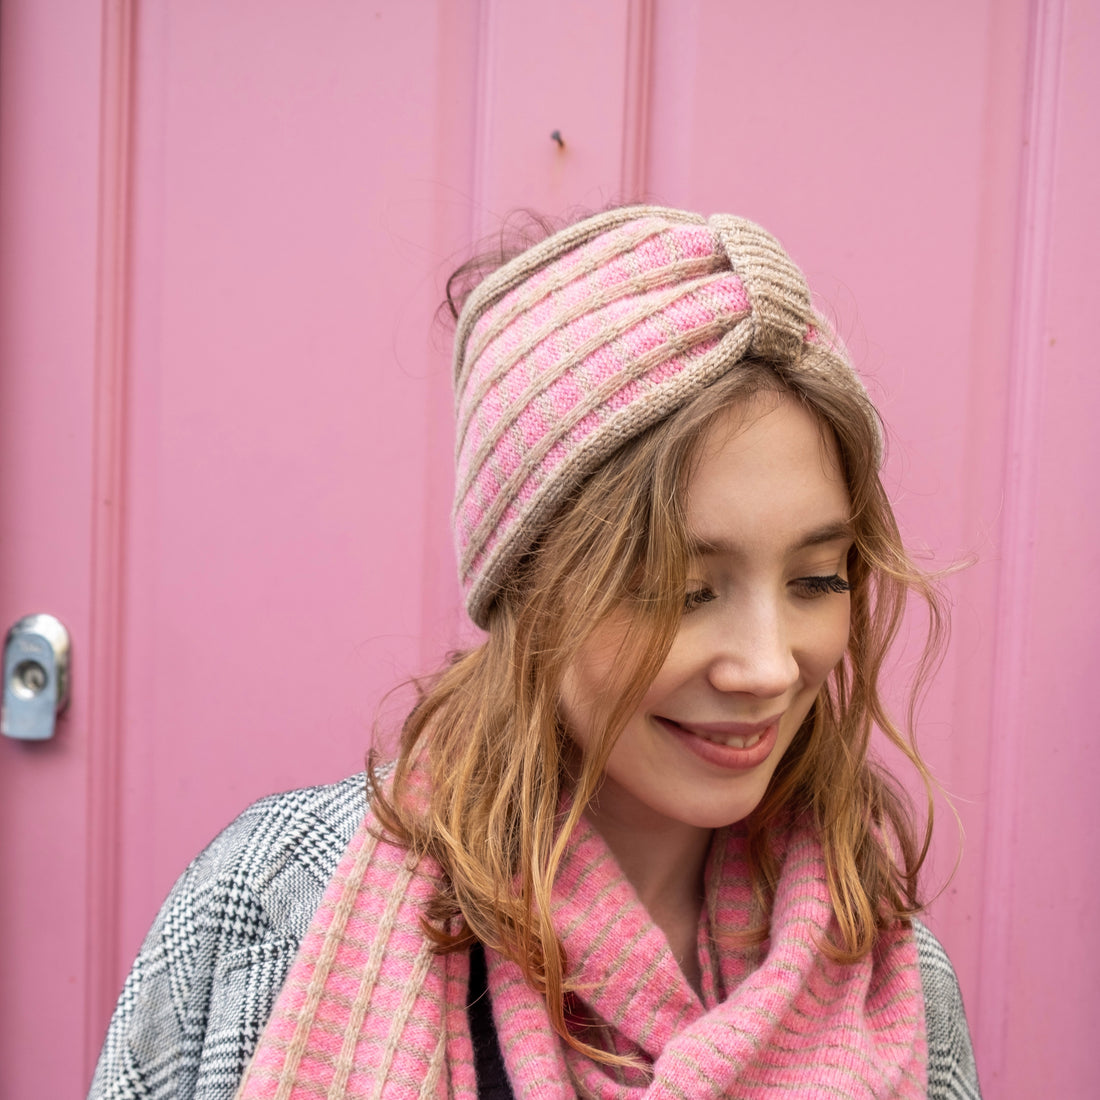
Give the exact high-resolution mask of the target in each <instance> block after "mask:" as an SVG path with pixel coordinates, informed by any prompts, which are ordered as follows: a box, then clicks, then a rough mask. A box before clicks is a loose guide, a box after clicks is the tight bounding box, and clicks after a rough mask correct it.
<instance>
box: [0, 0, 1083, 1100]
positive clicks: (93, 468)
mask: <svg viewBox="0 0 1100 1100" xmlns="http://www.w3.org/2000/svg"><path fill="white" fill-rule="evenodd" d="M869 12H870V9H869V8H868V7H867V6H866V5H863V4H861V3H859V2H858V0H845V2H843V3H839V4H832V5H825V6H822V5H819V4H814V3H810V2H809V0H787V2H783V3H776V4H768V5H760V4H754V5H748V4H730V3H725V2H721V0H608V2H606V3H601V4H598V5H593V4H587V3H581V2H580V0H572V2H563V3H557V4H554V5H546V4H536V3H534V2H533V0H532V2H526V0H524V2H520V3H513V2H508V3H504V2H502V0H480V2H476V0H469V2H465V3H433V2H429V0H401V2H397V0H392V2H391V0H386V2H382V3H376V4H367V3H358V2H351V0H347V2H337V0H323V2H320V3H305V2H302V0H262V2H261V0H234V2H233V3H225V2H224V0H187V2H186V3H170V2H169V3H160V4H144V5H138V4H136V3H133V2H132V0H131V2H126V0H105V2H104V3H103V4H102V5H101V6H97V5H89V4H84V3H80V2H78V0H10V2H6V3H4V4H3V5H2V6H0V20H2V24H0V51H2V52H0V244H2V248H0V473H2V480H0V613H2V616H3V617H2V619H0V624H2V626H3V628H4V629H6V627H7V625H8V624H9V623H10V622H11V621H12V620H14V619H15V618H17V617H18V616H19V615H21V614H24V613H26V612H28V611H38V610H43V611H51V612H53V613H55V614H57V615H58V616H59V617H61V618H62V619H64V620H65V621H66V622H67V624H68V626H69V628H70V630H71V631H72V633H73V638H74V662H73V664H74V677H73V703H72V706H71V709H70V712H69V714H68V715H67V717H66V718H65V719H64V720H63V722H62V725H61V728H60V731H59V733H58V736H57V738H56V739H55V741H54V742H52V743H49V744H46V745H40V746H25V745H15V744H10V743H6V744H0V806H2V808H3V810H2V812H3V815H4V828H3V833H2V835H0V875H2V878H0V881H2V882H3V893H2V895H0V952H2V956H0V1025H2V1026H0V1096H4V1097H7V1096H12V1097H17V1096H19V1097H21V1096H31V1095H41V1096H69V1095H79V1094H80V1092H81V1090H82V1088H83V1087H84V1084H85V1083H86V1079H87V1076H88V1074H89V1073H90V1065H91V1061H92V1059H93V1058H94V1056H95V1052H96V1050H97V1048H98V1044H99V1042H100V1040H101V1038H102V1033H103V1028H104V1026H105V1022H106V1016H107V1014H108V1013H109V1011H110V1006H111V1003H112V1002H113V999H114V997H115V995H116V993H117V990H118V987H119V985H120V983H121V980H122V976H123V974H124V972H125V969H126V967H127V965H128V963H129V960H130V958H131V957H132V955H133V953H134V951H135V950H136V948H137V945H138V943H139V942H140V939H141V936H142V935H143V933H144V931H145V929H146V927H147V926H148V923H149V921H150V919H151V917H152V915H153V913H154V912H155V910H156V907H157V905H158V904H159V902H160V900H161V898H162V897H163V895H164V893H165V892H166V890H167V889H168V887H169V885H170V884H171V882H172V880H173V878H174V877H175V875H176V874H177V873H178V872H179V870H180V869H181V868H182V867H183V865H184V864H185V863H186V861H187V860H188V859H189V858H190V857H191V856H192V855H193V854H194V853H195V852H196V851H197V849H198V848H199V847H200V846H201V845H202V844H203V843H205V841H206V840H208V839H209V838H210V836H211V835H212V834H213V833H214V832H216V831H217V829H218V828H219V827H220V826H221V825H222V824H224V823H225V822H226V821H227V820H228V819H229V818H230V817H231V816H233V815H234V814H235V813H236V812H238V811H239V810H240V809H241V808H242V807H243V806H244V805H245V804H246V803H247V802H249V801H251V800H252V799H254V798H255V797H257V796H259V795H261V794H264V793H267V792H269V791H271V790H276V789H279V788H285V787H289V786H293V785H298V784H302V783H308V782H318V781H324V780H327V779H335V778H338V777H341V776H343V775H345V774H348V773H349V772H352V771H355V770H357V769H358V768H359V767H360V766H361V763H362V757H363V753H364V751H365V748H366V746H367V744H368V743H369V741H370V739H371V736H372V731H373V730H374V728H375V727H376V726H377V728H378V731H379V735H380V736H381V737H382V738H383V740H385V739H386V738H389V737H392V733H393V730H394V729H395V728H396V724H397V722H398V721H399V719H400V714H401V706H402V698H406V699H407V694H406V695H405V696H404V697H402V696H401V695H400V694H399V695H398V696H397V697H395V698H394V699H391V700H389V701H388V702H384V703H382V699H383V696H384V694H385V692H386V690H387V689H388V688H389V687H391V686H392V685H393V684H394V683H397V682H399V681H400V680H402V679H403V678H405V677H407V676H408V675H410V674H413V673H416V672H418V671H422V670H425V669H429V668H431V667H432V665H433V664H435V662H436V661H437V660H438V659H439V657H440V655H441V654H442V653H443V652H444V651H445V649H446V648H447V647H448V646H451V645H454V644H455V643H456V642H457V641H460V640H461V638H462V636H463V634H464V628H463V626H462V619H461V615H460V613H459V611H458V600H457V593H456V586H455V583H454V581H453V579H452V578H453V568H452V564H451V553H450V544H449V535H448V531H447V522H446V518H447V512H448V507H449V494H450V472H449V463H450V459H449V453H450V447H451V435H450V411H449V409H450V394H449V378H448V370H449V367H448V354H447V346H446V345H447V335H446V333H445V332H444V331H442V330H439V329H435V328H433V326H432V323H431V322H432V316H433V313H434V310H435V307H436V304H437V302H438V299H439V295H440V286H441V281H442V275H443V274H445V273H446V271H448V270H449V268H450V267H453V266H454V264H455V263H456V262H457V261H458V260H459V259H461V258H462V257H463V256H464V255H465V253H466V250H467V248H468V245H469V242H470V241H471V240H472V239H474V238H476V237H478V236H480V235H482V234H483V233H485V232H486V231H488V230H490V229H491V228H493V227H494V226H495V225H496V224H497V223H498V218H499V216H500V215H501V214H503V213H505V212H506V211H508V210H509V209H511V208H513V207H516V206H531V207H534V208H536V209H541V210H544V211H548V212H551V213H561V212H564V211H566V210H568V209H569V208H571V207H574V206H577V205H580V206H584V207H588V208H595V207H600V206H602V205H604V204H605V203H607V202H609V201H612V200H614V199H617V198H622V197H628V196H641V195H645V196H648V197H652V198H654V199H655V200H657V201H662V202H669V203H672V204H677V205H685V206H691V207H696V208H699V209H704V210H733V211H736V212H739V213H744V214H747V215H749V216H752V217H756V218H758V219H759V220H760V221H762V222H763V223H764V224H766V225H768V226H769V227H770V228H772V229H773V230H774V231H775V232H777V233H778V234H779V235H780V237H781V238H782V239H784V241H785V242H786V243H787V244H788V245H789V247H790V248H791V250H792V252H794V254H795V255H796V257H798V258H799V259H800V260H801V261H802V262H803V264H804V265H805V267H806V268H807V270H808V273H809V274H810V276H811V281H812V282H813V283H814V284H815V286H816V287H817V288H818V290H819V293H821V295H822V297H823V304H824V305H825V307H826V308H827V309H830V310H831V311H832V312H833V313H834V315H835V316H836V317H837V320H838V323H839V326H840V329H841V331H842V333H843V334H844V336H845V338H846V339H847V340H848V342H849V343H850V345H851V346H852V349H853V351H854V353H855V355H856V357H857V359H858V360H859V361H860V363H861V364H862V365H863V366H864V368H865V369H867V370H869V372H870V375H871V385H872V388H873V389H874V390H875V391H876V393H877V394H878V396H879V397H880V399H881V404H882V406H883V411H884V413H885V415H886V417H887V420H888V422H889V424H890V425H891V428H892V441H891V451H890V461H889V465H888V469H887V478H888V482H889V484H890V485H891V487H892V489H893V491H894V495H895V497H896V499H897V502H898V509H899V515H900V517H901V519H902V522H903V525H904V527H905V530H906V531H907V533H908V534H909V535H910V536H911V538H912V539H913V540H914V541H915V542H917V544H918V545H927V546H928V547H929V548H930V550H931V551H932V552H933V553H934V554H935V555H936V558H937V560H939V561H940V562H941V563H947V562H950V561H952V560H955V559H956V558H958V557H960V556H965V555H969V554H971V553H974V554H976V555H977V557H978V559H979V563H978V565H976V566H975V567H974V568H972V569H971V570H969V571H968V572H966V573H963V574H962V575H960V576H957V577H954V578H952V579H951V580H950V581H949V582H948V584H949V587H950V589H951V592H952V594H953V597H954V600H955V603H956V622H955V635H954V642H953V646H952V649H951V651H950V654H949V656H948V660H947V662H946V663H945V666H944V669H943V671H942V674H941V677H940V679H939V680H938V681H937V685H936V688H935V690H934V691H933V693H932V695H931V697H930V699H929V701H928V704H927V705H926V707H925V709H924V711H923V719H922V725H921V733H922V743H923V745H924V747H925V751H926V753H927V755H928V756H929V758H930V759H931V760H932V762H933V763H934V765H935V767H936V769H937V771H938V772H939V773H940V775H941V777H942V778H943V780H944V782H945V786H946V787H947V788H948V789H949V790H950V791H951V792H952V793H953V794H954V795H955V796H956V797H957V799H958V806H959V810H960V814H961V816H962V818H963V821H964V824H965V826H966V832H967V840H966V849H965V854H964V860H963V863H962V865H961V868H960V870H959V873H958V875H957V876H956V878H955V879H954V881H953V882H952V884H951V886H950V887H949V889H948V890H947V891H946V892H945V893H944V894H943V895H942V896H941V897H940V898H939V899H938V900H937V901H936V902H935V904H934V906H933V909H932V915H931V920H932V923H933V925H934V927H935V928H936V929H937V931H939V933H940V934H941V936H942V938H943V939H944V940H945V942H946V943H947V945H948V947H949V949H950V950H951V952H952V955H953V957H954V959H955V962H956V965H957V967H958V969H959V971H960V975H961V977H962V980H963V985H964V993H965V994H966V997H967V1003H968V1007H969V1009H970V1015H971V1021H972V1025H973V1028H974V1032H975V1036H976V1040H977V1043H978V1056H979V1066H980V1068H981V1070H982V1074H983V1079H984V1082H985V1084H986V1087H987V1092H988V1093H989V1094H990V1095H994V1096H1006V1097H1021V1098H1022V1097H1024V1096H1034V1095H1059V1096H1067V1097H1073V1096H1085V1095H1090V1094H1091V1093H1092V1092H1093V1091H1094V1090H1095V1071H1094V1070H1093V1069H1092V1066H1091V1064H1090V1063H1089V1060H1088V1050H1089V1045H1088V1042H1087V1040H1086V1035H1085V1031H1084V1029H1085V1027H1087V1026H1088V1022H1089V1020H1090V1018H1091V1017H1092V1016H1093V1015H1095V1013H1096V1011H1097V1010H1098V1009H1100V994H1098V980H1097V968H1096V967H1095V966H1093V965H1090V964H1088V963H1087V961H1082V960H1081V959H1080V958H1079V957H1078V954H1077V950H1078V949H1077V947H1076V943H1077V941H1076V940H1075V938H1074V935H1073V933H1074V931H1075V930H1077V929H1082V930H1083V929H1084V928H1086V927H1089V925H1090V921H1089V918H1090V916H1095V913H1096V906H1097V895H1098V893H1100V883H1098V879H1097V876H1098V874H1100V872H1098V871H1097V862H1096V860H1095V859H1094V858H1093V857H1092V855H1091V852H1090V850H1089V837H1090V835H1094V834H1095V831H1096V826H1097V810H1096V809H1095V800H1094V799H1093V798H1092V797H1091V794H1090V793H1089V792H1090V791H1091V790H1093V789H1094V788H1095V786H1096V784H1097V781H1098V780H1100V774H1098V773H1100V760H1098V756H1097V752H1096V748H1095V740H1094V739H1091V738H1090V736H1089V733H1088V728H1087V727H1088V724H1089V723H1088V719H1087V717H1085V716H1086V715H1087V714H1088V713H1089V709H1090V708H1089V702H1090V701H1091V693H1089V694H1086V692H1087V690H1088V681H1089V672H1090V670H1091V666H1092V664H1093V663H1094V660H1095V657H1096V654H1097V649H1098V647H1097V636H1096V632H1095V627H1094V626H1093V625H1092V624H1093V623H1094V622H1095V621H1096V616H1095V610H1094V612H1093V614H1091V615H1084V614H1082V612H1081V608H1082V606H1083V605H1086V606H1087V605H1088V603H1089V602H1090V601H1091V603H1092V605H1093V607H1094V608H1095V581H1094V579H1093V575H1094V572H1095V562H1094V560H1093V559H1094V558H1095V550H1094V549H1093V548H1094V547H1095V545H1096V537H1097V534H1098V532H1097V530H1096V517H1095V510H1090V509H1089V506H1088V503H1087V497H1085V494H1087V492H1088V489H1087V487H1084V485H1083V482H1084V483H1085V484H1086V485H1087V482H1086V480H1085V479H1087V476H1088V474H1089V473H1090V472H1091V471H1092V470H1095V469H1096V468H1097V465H1098V463H1097V458H1098V457H1100V456H1098V455H1097V453H1096V446H1097V444H1096V442H1095V438H1096V435H1095V433H1094V432H1091V430H1090V427H1089V426H1090V424H1091V423H1092V422H1094V420H1095V417H1096V414H1097V412H1098V411H1100V410H1098V404H1100V401H1098V389H1097V383H1096V381H1095V378H1094V372H1090V370H1089V364H1090V363H1091V360H1092V357H1093V355H1094V353H1093V352H1092V349H1091V344H1090V343H1087V342H1086V341H1087V339H1088V337H1087V327H1088V326H1087V319H1088V317H1089V313H1088V306H1087V303H1088V302H1089V301H1090V300H1091V298H1092V297H1094V296H1095V290H1096V280H1095V276H1094V275H1093V274H1092V271H1091V268H1090V257H1091V251H1090V248H1091V247H1092V246H1091V245H1090V242H1092V244H1094V242H1095V241H1096V239H1097V229H1098V228H1100V227H1098V226H1097V223H1096V213H1095V205H1094V203H1093V201H1092V196H1093V194H1094V192H1095V182H1094V181H1095V176H1096V150H1097V148H1100V142H1098V141H1097V137H1098V135H1097V133H1096V127H1097V123H1096V117H1097V112H1096V109H1095V108H1096V106H1097V84H1096V77H1095V75H1093V69H1092V67H1090V65H1089V64H1088V63H1087V61H1086V59H1087V58H1090V57H1093V56H1095V54H1096V52H1097V50H1098V49H1100V27H1098V26H1097V21H1096V16H1095V14H1094V13H1093V12H1092V11H1091V10H1090V9H1088V8H1086V6H1084V5H1081V4H1075V3H1072V2H1070V0H1065V2H1059V0H1034V2H1030V3H1029V2H1028V0H1009V2H1007V3H999V2H998V3H993V0H986V2H985V3H979V2H974V3H968V4H962V5H960V4H956V3H947V2H946V0H944V2H942V3H933V4H923V5H906V6H904V9H903V8H899V7H897V6H895V7H888V6H886V7H884V6H882V5H875V6H873V12H870V14H869ZM554 130H557V131H559V132H560V134H561V136H562V138H563V139H564V146H563V147H560V146H559V145H558V144H557V143H556V142H554V141H553V140H551V138H550V134H551V132H552V131H554ZM903 664H904V662H903ZM904 671H905V670H904V667H903V668H901V669H899V673H898V674H899V678H900V674H901V673H902V672H904ZM380 703H381V710H379V705H380ZM1036 731H1040V732H1038V733H1037V732H1036ZM941 813H942V817H943V819H944V821H943V827H942V829H941V834H940V837H939V840H938V842H937V848H936V852H935V861H936V870H937V872H938V873H939V874H940V876H941V879H942V877H944V876H945V875H946V872H947V871H948V870H949V869H950V867H951V865H952V863H953V859H954V852H955V849H956V841H955V837H954V835H953V830H952V828H951V822H950V820H949V818H948V815H947V813H946V812H944V811H941ZM1090 830H1091V833H1090ZM1063 929H1065V930H1066V931H1065V932H1064V933H1063V931H1062V930H1063ZM1082 935H1083V931H1082Z"/></svg>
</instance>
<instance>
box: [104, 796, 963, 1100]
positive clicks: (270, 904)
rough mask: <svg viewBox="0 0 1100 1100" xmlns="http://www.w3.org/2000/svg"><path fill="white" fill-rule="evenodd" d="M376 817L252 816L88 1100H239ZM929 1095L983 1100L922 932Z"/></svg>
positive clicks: (117, 1040)
mask: <svg viewBox="0 0 1100 1100" xmlns="http://www.w3.org/2000/svg"><path fill="white" fill-rule="evenodd" d="M365 808H366V803H365V782H364V777H363V776H362V775H359V776H353V777H352V778H350V779H346V780H344V781H343V782H342V783H336V784H333V785H331V786H324V787H310V788H307V789H304V790H299V791H291V792H289V793H288V794H277V795H272V796H270V797H268V798H264V799H261V800H260V801H259V802H257V803H255V804H254V805H252V806H250V807H249V808H248V809H247V810H245V812H244V813H243V814H242V815H241V816H240V817H239V818H237V820H236V821H234V822H233V823H232V824H231V825H230V826H229V827H228V828H227V829H226V830H225V831H224V832H222V833H221V834H220V835H219V836H218V837H216V838H215V839H214V840H213V841H212V842H211V844H210V845H209V847H207V848H206V850H205V851H203V852H202V854H201V855H199V856H198V858H197V859H195V861H194V862H193V863H192V864H191V865H190V866H189V867H188V868H187V870H186V871H185V872H184V873H183V875H182V876H181V877H180V879H179V881H178V882H177V883H176V885H175V886H174V887H173V889H172V892H171V893H170V894H169V895H168V899H167V900H166V901H165V903H164V905H163V907H162V908H161V911H160V913H159V914H158V916H157V919H156V921H155V923H154V924H153V927H152V929H151V930H150V932H149V935H148V936H147V937H146V940H145V943H144V944H143V945H142V948H141V951H140V953H139V954H138V957H137V960H136V961H135V962H134V967H133V969H132V970H131V971H130V975H129V977H128V978H127V979H126V984H125V985H124V987H123V989H122V995H121V996H120V997H119V1001H118V1006H117V1008H116V1009H115V1014H114V1018H113V1019H112V1020H111V1026H110V1029H109V1031H108V1032H107V1039H106V1042H105V1043H104V1046H103V1051H102V1053H101V1055H100V1059H99V1065H98V1066H97V1068H96V1073H95V1078H94V1079H93V1081H92V1087H91V1092H90V1093H89V1100H138V1098H140V1100H231V1097H232V1096H233V1094H234V1092H235V1091H236V1088H237V1085H238V1083H239V1081H240V1078H241V1075H242V1073H243V1072H244V1066H245V1063H246V1062H247V1060H248V1058H249V1056H250V1055H251V1053H252V1051H253V1049H254V1048H255V1046H256V1043H257V1042H258V1041H259V1037H260V1033H261V1032H262V1031H263V1027H264V1024H265V1023H266V1021H267V1017H268V1014H269V1013H270V1011H271V1007H272V1005H273V1004H274V1001H275V996H276V994H277V993H278V991H279V988H280V987H281V986H282V983H283V980H284V978H285V977H286V974H287V971H288V970H289V968H290V964H291V962H292V961H293V959H294V955H295V952H296V951H297V948H298V943H299V941H300V940H301V939H302V937H303V936H304V935H305V932H306V929H307V928H308V927H309V922H310V919H311V917H312V916H313V911H314V909H315V908H316V907H317V905H318V903H319V902H320V900H321V895H322V894H323V892H324V889H325V886H326V885H327V883H328V881H329V879H330V878H331V877H332V875H333V873H334V871H335V870H336V864H337V863H338V862H339V859H340V856H341V855H342V854H343V851H344V848H345V847H346V846H347V844H348V842H349V841H350V839H351V837H352V835H353V834H354V832H355V830H356V828H357V827H358V825H359V823H360V822H361V821H362V819H363V813H364V811H365ZM917 943H918V947H919V952H920V971H921V980H922V982H923V983H924V998H925V1014H926V1018H927V1026H928V1050H929V1059H928V1095H929V1097H931V1098H933V1100H976V1098H978V1097H979V1095H980V1094H979V1091H978V1078H977V1072H976V1070H975V1067H974V1055H973V1051H972V1050H971V1045H970V1034H969V1031H968V1029H967V1025H966V1017H965V1015H964V1014H963V1006H962V999H961V997H960V994H959V986H958V982H957V981H956V979H955V972H954V970H953V969H952V967H951V963H950V962H949V961H948V958H947V955H946V954H945V953H944V950H943V948H942V947H941V946H940V944H939V942H938V941H937V940H936V938H935V937H934V936H933V935H932V933H931V932H929V931H928V929H927V928H925V927H924V926H923V925H921V924H918V925H917Z"/></svg>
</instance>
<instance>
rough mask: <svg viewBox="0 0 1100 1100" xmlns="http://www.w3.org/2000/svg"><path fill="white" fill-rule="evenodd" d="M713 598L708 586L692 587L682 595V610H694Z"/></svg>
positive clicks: (711, 590)
mask: <svg viewBox="0 0 1100 1100" xmlns="http://www.w3.org/2000/svg"><path fill="white" fill-rule="evenodd" d="M713 599H714V591H713V589H710V588H693V589H692V590H691V591H690V592H688V593H687V594H686V595H685V596H684V610H685V611H694V610H695V609H696V608H697V607H702V605H703V604H705V603H710V601H711V600H713Z"/></svg>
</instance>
